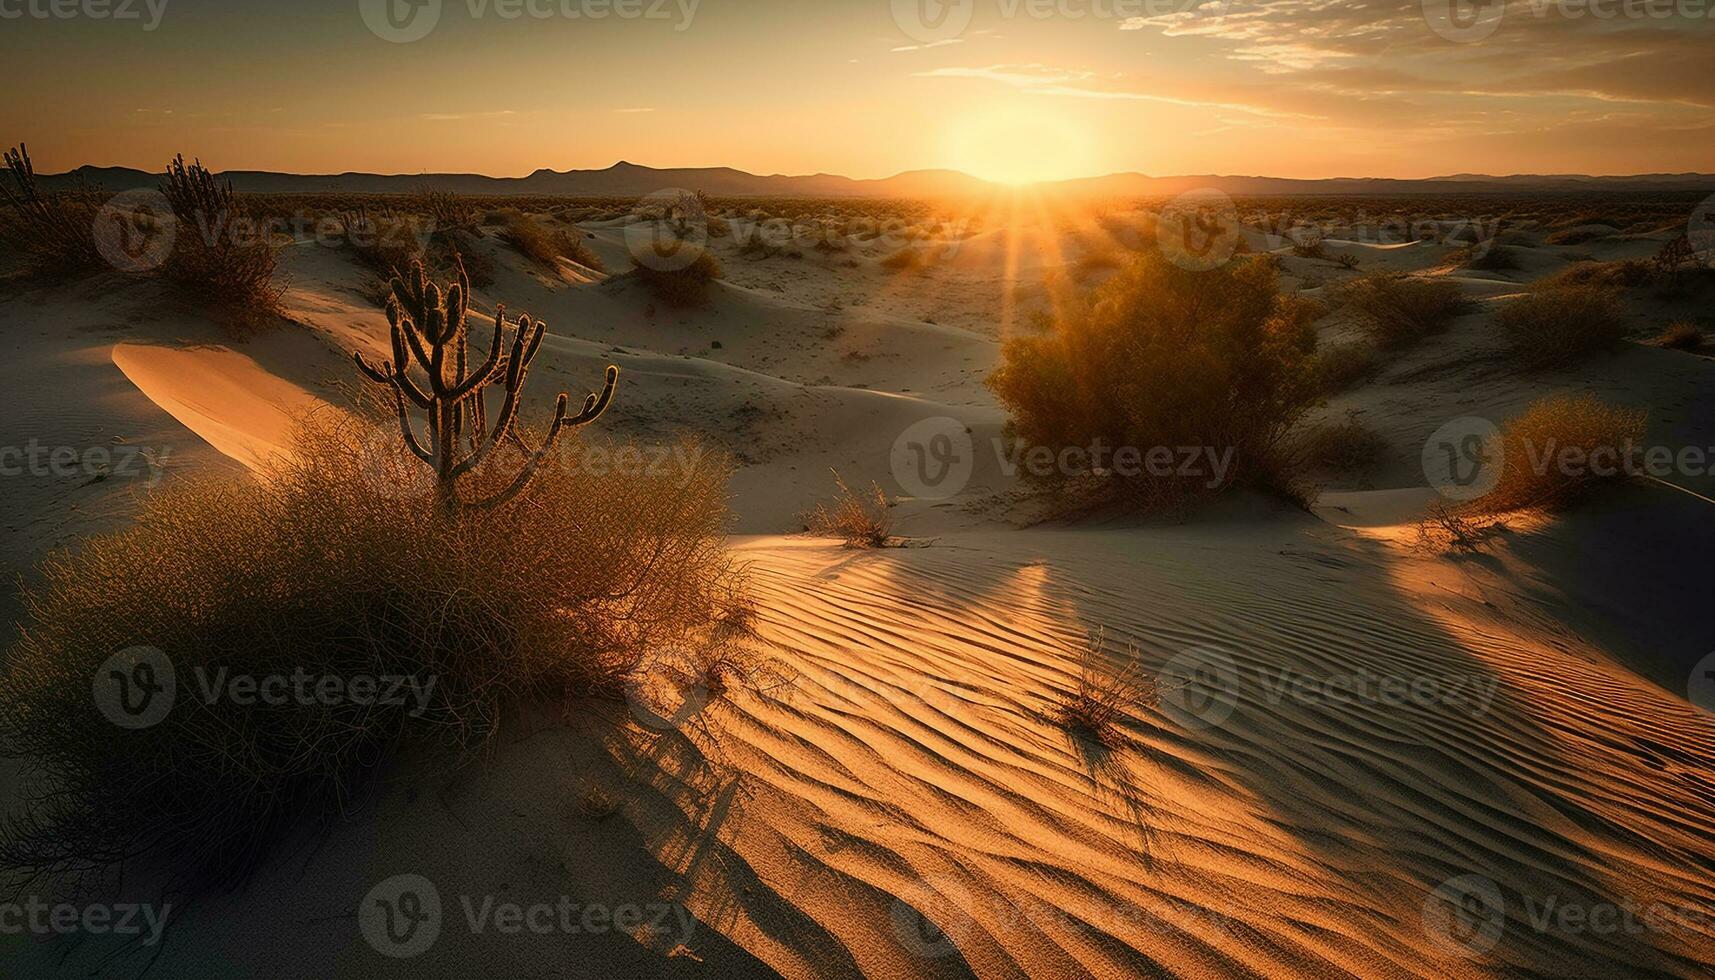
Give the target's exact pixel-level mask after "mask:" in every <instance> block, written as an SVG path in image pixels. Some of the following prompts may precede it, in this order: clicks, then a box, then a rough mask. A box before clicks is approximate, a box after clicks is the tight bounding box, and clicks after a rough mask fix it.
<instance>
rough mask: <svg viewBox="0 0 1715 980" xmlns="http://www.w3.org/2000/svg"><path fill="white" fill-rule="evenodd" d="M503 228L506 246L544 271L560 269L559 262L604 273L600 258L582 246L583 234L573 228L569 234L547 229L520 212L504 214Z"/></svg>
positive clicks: (585, 245)
mask: <svg viewBox="0 0 1715 980" xmlns="http://www.w3.org/2000/svg"><path fill="white" fill-rule="evenodd" d="M505 217H506V227H505V230H504V231H502V232H501V235H500V237H501V238H502V239H503V240H505V242H506V244H508V245H510V246H512V247H513V248H514V249H516V250H517V251H518V254H520V255H522V256H524V257H525V258H527V259H529V260H530V261H532V262H534V263H536V264H537V265H539V266H541V267H542V268H544V269H548V270H555V269H558V268H559V267H560V259H562V258H567V259H571V260H572V261H573V262H576V263H577V264H579V265H581V266H584V267H586V268H589V269H594V270H595V271H597V272H605V271H606V267H605V266H603V265H602V261H601V256H599V255H597V254H595V252H593V251H591V249H590V247H589V245H587V244H585V242H584V236H583V232H581V231H578V230H577V228H576V227H575V226H574V227H573V228H572V229H571V230H570V231H565V230H558V229H549V228H547V227H545V226H544V225H543V224H542V223H541V222H539V221H537V220H536V219H534V218H532V217H530V216H529V215H527V214H523V213H521V212H509V213H507V214H506V216H505Z"/></svg>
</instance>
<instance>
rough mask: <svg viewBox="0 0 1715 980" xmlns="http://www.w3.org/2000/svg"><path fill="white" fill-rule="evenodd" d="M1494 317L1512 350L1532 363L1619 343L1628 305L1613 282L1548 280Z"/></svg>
mask: <svg viewBox="0 0 1715 980" xmlns="http://www.w3.org/2000/svg"><path fill="white" fill-rule="evenodd" d="M1495 322H1496V323H1497V324H1498V325H1499V326H1500V328H1501V332H1502V333H1503V334H1505V335H1506V338H1507V343H1508V345H1509V346H1510V347H1511V349H1512V352H1513V355H1514V356H1515V357H1516V358H1517V359H1518V360H1520V361H1521V362H1523V363H1525V364H1528V365H1531V366H1533V367H1546V366H1550V365H1555V364H1565V363H1569V362H1571V361H1575V360H1577V359H1579V358H1581V357H1585V356H1587V355H1589V354H1592V353H1595V352H1596V351H1599V350H1602V349H1603V348H1606V347H1611V346H1613V345H1614V344H1616V343H1618V342H1619V341H1620V340H1621V339H1622V338H1624V337H1625V334H1626V321H1625V308H1624V306H1623V304H1622V303H1621V302H1620V294H1619V292H1618V291H1616V290H1615V289H1613V288H1612V287H1609V286H1596V285H1588V286H1586V285H1569V284H1567V283H1565V282H1558V281H1557V282H1547V283H1542V284H1539V285H1537V286H1536V287H1534V288H1532V289H1531V290H1530V291H1529V292H1527V293H1525V294H1524V295H1523V296H1520V297H1519V298H1517V299H1515V300H1513V301H1511V302H1509V303H1508V304H1507V305H1506V306H1503V307H1502V308H1501V310H1500V312H1499V313H1498V314H1496V316H1495Z"/></svg>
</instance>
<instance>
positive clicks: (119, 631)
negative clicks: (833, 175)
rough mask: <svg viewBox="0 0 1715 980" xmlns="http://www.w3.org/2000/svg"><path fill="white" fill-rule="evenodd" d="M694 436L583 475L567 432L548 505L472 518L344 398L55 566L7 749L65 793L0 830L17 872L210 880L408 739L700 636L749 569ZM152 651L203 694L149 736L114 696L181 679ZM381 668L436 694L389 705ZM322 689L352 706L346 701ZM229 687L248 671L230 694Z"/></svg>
mask: <svg viewBox="0 0 1715 980" xmlns="http://www.w3.org/2000/svg"><path fill="white" fill-rule="evenodd" d="M526 438H528V437H526ZM690 449H691V450H692V451H689V452H685V453H681V454H679V455H677V456H676V457H675V459H676V460H678V461H679V462H680V463H682V464H683V465H680V466H677V467H669V468H667V469H668V470H671V471H672V472H665V473H660V474H657V473H656V468H654V467H649V466H642V465H640V466H637V467H634V468H632V467H619V466H614V465H603V466H602V467H599V468H597V467H594V466H593V465H592V466H584V465H582V464H581V462H580V460H581V459H582V458H583V457H582V454H583V453H584V452H585V451H586V450H584V449H583V448H581V447H580V445H579V444H577V443H576V442H565V441H563V442H562V444H561V447H559V448H557V449H556V451H555V453H554V455H553V456H552V457H551V459H550V461H549V462H548V463H547V464H546V465H544V466H543V467H542V469H541V470H540V471H539V472H538V476H537V479H536V480H535V481H534V482H533V483H532V484H530V487H529V489H527V490H526V491H525V492H524V493H522V494H520V495H519V496H517V497H514V498H512V499H511V500H510V501H508V502H506V503H504V504H502V505H501V506H498V507H496V508H494V509H491V510H475V509H470V510H456V511H454V510H448V509H446V508H444V507H441V506H439V505H438V504H437V502H436V498H435V496H434V494H433V493H432V488H433V477H432V475H431V474H429V473H428V471H427V470H426V468H425V467H423V465H422V464H421V463H419V462H418V461H417V460H416V458H414V457H409V456H407V455H406V454H405V452H404V450H403V449H402V448H400V442H399V438H398V425H397V422H396V421H392V422H386V423H381V424H371V423H370V422H369V421H367V420H362V421H360V420H358V419H356V418H355V417H352V416H347V415H345V414H344V413H337V412H333V411H331V410H330V411H327V412H324V413H321V414H318V415H316V416H314V417H312V418H310V419H308V420H306V421H305V422H304V423H303V428H302V432H301V433H300V435H299V437H298V439H297V441H296V444H295V446H294V447H293V452H292V455H291V456H290V457H289V458H287V459H282V460H279V461H277V462H276V464H275V466H274V468H273V470H272V472H269V473H266V474H263V475H261V476H259V477H258V478H255V479H240V480H235V481H221V480H213V479H209V480H197V481H187V482H183V483H179V484H177V485H176V486H169V487H167V488H163V489H162V490H160V491H158V492H156V493H155V494H154V495H152V496H151V497H149V498H148V500H147V501H145V503H144V506H143V510H142V513H141V516H140V517H139V518H138V520H137V522H136V524H135V525H134V526H132V527H130V528H129V529H127V530H124V531H121V532H119V533H116V534H111V535H107V536H102V537H97V538H92V539H90V540H88V541H86V542H84V543H83V544H82V545H81V546H80V547H79V548H77V550H75V551H73V552H68V553H61V554H56V555H54V556H52V557H50V558H49V559H48V560H47V561H46V563H45V565H44V566H43V568H42V570H41V575H40V582H39V584H37V585H35V586H33V587H31V588H30V589H29V590H28V591H27V593H26V594H25V596H24V603H23V604H24V608H25V609H26V610H27V613H26V617H25V622H24V623H23V629H22V631H21V639H19V640H18V641H17V643H16V644H15V645H14V646H13V647H11V648H10V649H9V650H8V651H7V652H6V654H5V661H4V665H3V670H0V747H3V748H4V749H5V751H6V752H7V753H8V754H9V755H13V756H19V757H24V758H26V759H27V760H28V767H29V770H30V772H29V775H30V778H31V785H32V787H33V788H37V789H39V790H40V792H39V793H38V794H37V796H36V798H37V802H36V804H35V806H34V808H33V809H31V810H29V811H28V812H27V813H26V814H24V815H23V816H21V817H19V818H17V819H15V820H13V821H11V822H10V823H9V824H8V825H7V826H6V827H5V828H4V833H3V834H0V865H4V866H5V867H7V868H9V869H28V870H29V871H31V872H34V873H37V874H56V873H65V872H79V871H88V870H93V869H98V868H103V867H106V866H109V865H111V864H113V863H115V862H119V861H123V860H127V859H131V858H137V857H146V856H155V857H160V858H165V859H168V860H170V861H171V864H172V867H174V868H175V869H177V870H178V871H179V872H180V873H182V874H183V875H185V876H186V877H187V879H189V881H187V884H188V883H190V882H194V883H196V884H199V885H211V884H217V883H229V882H231V881H234V880H237V879H241V878H242V877H243V876H244V875H245V874H246V873H247V872H249V871H250V870H252V869H253V868H254V867H255V866H256V864H257V862H258V861H259V860H260V859H261V858H263V857H264V856H265V852H266V850H267V848H268V846H269V845H270V844H272V843H275V842H276V841H278V840H279V839H280V838H281V837H283V836H285V835H286V834H288V833H289V832H291V831H292V830H293V829H294V828H297V827H299V826H301V825H303V824H305V823H306V822H308V823H311V824H313V823H314V822H315V821H316V820H317V819H318V818H326V817H330V816H333V815H335V814H337V813H338V812H339V810H340V808H341V807H342V806H343V805H345V803H346V802H347V800H348V798H349V797H350V796H351V795H352V794H353V793H354V792H355V791H357V790H358V789H359V788H360V787H361V785H362V784H363V782H364V781H365V779H366V778H367V777H369V776H371V775H372V774H373V773H374V772H375V771H376V769H377V767H378V765H379V764H380V763H381V762H383V761H384V760H385V759H386V758H387V756H388V753H389V752H390V751H391V750H393V749H396V748H398V747H401V746H404V745H411V744H423V743H437V744H442V745H445V746H449V747H461V746H462V747H470V746H474V745H476V744H477V743H480V742H481V741H482V740H484V739H485V738H487V737H488V736H490V735H491V734H492V733H494V732H495V730H496V727H497V726H498V724H499V723H500V718H501V712H502V709H503V708H504V707H506V706H507V705H508V703H510V702H513V701H515V700H546V699H561V698H567V697H570V696H575V695H580V694H586V693H591V692H597V693H599V692H602V691H611V690H614V689H615V688H616V685H617V684H619V682H620V681H621V679H622V678H624V677H625V676H626V674H627V672H628V671H631V670H632V669H633V668H634V667H635V666H636V665H637V664H638V663H639V660H640V658H641V657H642V655H643V652H644V651H645V650H647V649H650V648H657V649H658V648H662V647H664V646H668V645H674V644H682V645H687V646H694V645H695V644H696V643H697V642H699V637H700V636H702V635H703V632H702V631H703V630H704V629H705V627H707V626H708V624H711V623H718V622H719V621H720V617H721V615H722V614H723V606H724V604H726V603H728V602H729V601H730V600H731V597H732V595H733V594H734V593H733V588H732V586H733V584H734V578H733V569H732V566H731V564H730V561H729V559H728V558H727V556H726V554H725V552H724V548H723V535H724V533H725V531H726V528H727V510H726V505H725V481H726V475H727V471H726V466H725V464H724V463H723V462H721V461H720V460H718V459H717V458H716V457H714V456H712V455H703V454H700V453H698V452H696V451H694V447H690ZM505 452H506V453H507V454H509V455H514V456H516V455H518V454H519V453H520V452H521V450H516V449H514V448H508V449H507V450H505ZM616 452H617V450H616ZM620 458H623V457H621V456H619V455H613V456H609V457H608V459H609V460H617V459H620ZM497 465H501V468H502V469H506V468H508V467H512V468H515V467H516V466H517V465H518V463H517V461H516V460H507V461H504V463H503V464H497ZM593 473H600V474H602V475H593ZM139 646H143V647H150V648H155V649H157V650H159V651H160V652H161V655H162V656H164V658H165V661H163V662H164V663H170V668H169V669H170V671H171V675H172V677H173V678H174V679H175V684H176V698H175V700H174V701H173V703H172V705H171V710H170V711H168V712H167V713H166V714H165V716H164V717H163V718H160V719H159V721H158V723H155V724H153V725H152V726H151V727H145V728H138V729H135V730H132V729H127V728H123V727H119V726H118V725H116V724H115V723H114V721H112V720H110V718H109V717H108V716H106V715H105V714H104V711H103V710H102V705H103V704H106V705H108V708H109V710H118V709H115V708H113V705H116V704H118V703H119V702H118V699H119V698H121V697H125V696H127V695H129V696H130V697H131V698H132V699H136V698H137V697H138V695H139V694H140V689H138V688H132V689H130V690H129V691H126V690H122V689H120V688H119V686H118V685H120V684H122V683H128V682H130V681H131V680H139V681H150V680H152V682H153V684H155V685H156V686H159V685H161V684H162V683H163V682H164V681H166V680H167V676H166V673H165V671H163V670H159V669H158V670H155V671H154V675H153V678H152V679H151V678H150V677H148V676H146V675H144V674H139V673H137V672H136V670H135V665H134V664H133V663H132V662H131V661H129V660H123V659H122V660H121V661H120V662H110V660H109V658H112V657H114V656H115V654H118V653H119V652H120V651H125V650H127V649H130V648H135V647H139ZM298 677H307V678H310V681H308V682H307V683H308V684H309V685H310V686H309V688H308V690H309V693H308V695H299V694H295V693H292V690H293V689H292V688H291V687H287V688H286V689H285V690H286V692H287V693H286V695H285V698H284V700H283V701H281V702H279V703H263V702H257V703H250V702H248V701H244V700H242V699H240V698H236V697H233V696H232V693H233V692H235V691H238V690H239V689H240V688H239V687H237V686H234V685H237V684H239V683H241V682H240V681H239V680H238V679H239V678H261V679H266V678H284V679H286V681H288V682H290V681H292V680H293V679H294V678H298ZM121 678H122V679H123V680H120V679H121ZM324 678H327V679H331V680H327V681H323V679H324ZM366 678H407V679H409V680H410V685H411V686H406V687H405V688H404V695H405V697H404V699H403V700H402V701H398V702H383V701H382V700H380V699H379V698H378V695H377V693H376V692H375V691H374V690H369V691H367V692H364V693H366V694H367V700H366V699H365V698H364V697H362V696H360V685H363V684H365V683H367V682H366V681H365V679H366ZM92 683H93V684H94V685H95V691H96V697H94V698H92V697H91V692H92ZM320 683H326V684H331V685H335V688H334V689H335V690H336V691H347V692H349V696H345V697H337V696H336V697H332V698H328V699H323V698H320V697H319V696H318V694H317V691H318V690H320V688H318V687H317V686H316V685H317V684H320ZM214 684H225V685H228V686H227V687H226V688H225V693H219V692H218V691H217V696H215V697H214V698H213V699H212V700H211V699H209V698H208V697H206V696H205V693H204V692H205V685H214ZM387 689H388V688H387V684H386V683H383V684H382V686H381V692H382V693H385V692H386V691H387ZM109 696H111V700H104V698H109ZM132 703H138V702H135V700H133V702H132Z"/></svg>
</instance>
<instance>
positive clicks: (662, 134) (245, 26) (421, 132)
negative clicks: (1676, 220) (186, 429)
mask: <svg viewBox="0 0 1715 980" xmlns="http://www.w3.org/2000/svg"><path fill="white" fill-rule="evenodd" d="M84 2H86V3H94V4H95V8H94V9H105V8H102V7H101V5H100V4H99V3H96V0H84ZM101 2H102V3H108V4H111V5H112V6H113V7H114V8H115V9H118V8H119V7H122V6H123V7H128V8H129V10H130V12H133V13H135V14H137V19H124V18H120V19H115V18H113V17H106V18H100V19H97V18H94V17H91V16H88V15H85V14H78V15H77V16H73V17H71V18H69V19H66V18H61V17H57V16H48V15H46V13H47V12H48V11H49V10H50V9H51V7H50V5H49V4H48V3H47V0H0V57H3V58H4V61H5V63H6V64H7V66H8V68H9V70H10V74H11V78H12V80H13V81H12V86H13V88H12V91H11V92H10V93H9V96H8V98H7V99H6V100H5V103H4V105H0V139H3V140H6V141H8V142H12V141H17V140H24V141H27V142H28V143H29V144H30V148H31V151H32V153H33V154H34V156H35V158H36V162H37V166H38V168H39V169H41V170H43V171H58V170H64V169H67V168H69V167H72V166H75V165H78V164H82V163H95V164H109V165H127V166H136V167H144V168H148V169H154V170H158V169H160V168H161V166H162V165H163V164H164V163H165V162H166V161H167V160H168V159H169V158H171V157H172V155H173V154H175V153H180V152H183V153H186V154H187V155H195V156H200V157H201V158H202V160H203V161H204V162H205V163H207V164H209V165H210V166H211V167H214V168H215V169H269V170H285V171H298V172H339V171H344V170H362V171H377V172H387V173H418V172H424V171H475V172H481V173H488V174H494V175H518V174H524V173H528V172H530V171H532V170H534V169H537V168H539V167H549V168H553V169H556V170H565V169H570V168H585V167H605V166H608V165H610V164H612V163H613V162H615V161H617V160H620V159H626V160H631V161H633V162H636V163H643V164H649V165H652V166H662V167H669V166H732V167H738V168H740V169H744V170H749V171H753V172H758V173H814V172H819V171H826V172H834V173H843V174H846V175H849V176H853V177H880V176H888V175H891V174H893V173H896V172H899V171H902V170H908V169H916V168H922V167H953V168H958V169H962V170H966V171H969V172H971V173H974V174H977V175H978V176H983V177H989V178H994V179H1001V180H1014V181H1017V180H1029V179H1041V178H1059V177H1073V176H1083V175H1089V174H1098V173H1110V172H1117V171H1133V170H1135V171H1142V172H1145V173H1152V174H1158V175H1162V174H1179V173H1207V172H1217V173H1247V174H1249V173H1264V174H1271V175H1278V176H1288V177H1323V176H1355V175H1373V176H1397V177H1422V176H1432V175H1437V174H1446V173H1459V172H1486V173H1517V172H1582V173H1597V174H1607V173H1640V172H1655V171H1685V170H1703V171H1715V88H1711V86H1710V85H1709V84H1708V81H1707V80H1708V79H1709V78H1711V77H1715V43H1712V42H1715V19H1709V18H1708V17H1706V16H1701V17H1698V18H1696V19H1694V18H1692V17H1691V16H1689V14H1690V13H1691V12H1692V8H1693V6H1695V5H1697V4H1698V3H1700V2H1702V0H1678V2H1680V3H1682V4H1683V5H1684V7H1683V9H1682V11H1681V13H1682V14H1685V15H1684V16H1682V15H1675V16H1672V17H1668V18H1665V19H1641V20H1629V19H1626V18H1624V17H1613V18H1609V19H1605V20H1604V19H1597V18H1593V17H1590V16H1588V15H1586V16H1583V17H1577V18H1575V17H1572V16H1569V15H1568V8H1562V7H1559V6H1556V5H1554V4H1552V3H1550V2H1549V0H1518V2H1516V3H1514V4H1513V5H1512V6H1511V7H1509V8H1507V10H1506V14H1505V16H1504V17H1503V18H1501V19H1500V20H1499V21H1498V22H1494V23H1492V24H1488V23H1484V22H1481V21H1479V22H1477V23H1476V24H1475V25H1474V26H1473V27H1472V28H1471V31H1470V32H1468V33H1475V34H1476V35H1478V36H1476V37H1473V38H1472V39H1469V40H1464V41H1461V40H1455V39H1450V37H1449V36H1443V34H1440V33H1437V31H1436V30H1435V29H1434V27H1433V26H1432V23H1433V22H1434V21H1435V20H1436V18H1435V17H1434V16H1433V14H1434V13H1435V10H1434V8H1435V5H1436V4H1437V3H1441V4H1445V3H1446V2H1448V0H1366V2H1357V0H1352V2H1341V3H1334V4H1330V3H1327V2H1325V0H1269V2H1266V3H1247V2H1245V0H944V2H943V0H840V2H825V3H814V4H813V3H806V2H789V0H295V2H292V3H281V2H269V3H262V2H258V0H101ZM1580 2H1587V0H1580ZM1595 2H1596V3H1598V4H1603V3H1608V2H1609V0H1595ZM1671 2H1672V0H1658V3H1671ZM151 3H152V4H153V5H154V7H153V8H151V7H150V6H149V4H151ZM389 3H391V4H396V5H397V6H395V7H394V8H393V16H392V18H391V19H389V18H388V16H387V14H388V11H387V10H386V9H385V8H386V5H387V4H389ZM1612 6H1613V7H1614V9H1616V10H1618V9H1621V8H1619V6H1618V0H1613V3H1612ZM1708 8H1709V9H1710V10H1715V3H1712V4H1709V5H1708ZM79 9H80V10H81V9H82V8H79ZM1426 9H1428V10H1429V14H1430V15H1428V16H1426V13H1425V10H1426ZM1666 9H1669V10H1670V12H1671V7H1669V8H1666ZM926 10H927V11H929V15H928V16H926V15H925V13H924V12H925V11H926ZM936 10H939V11H941V12H942V13H943V14H945V16H944V17H942V18H940V19H937V18H936V17H935V16H933V14H934V12H935V11H936ZM621 12H622V13H623V14H624V16H621V15H620V13H621ZM1699 12H1702V11H1701V8H1699ZM597 14H602V15H604V16H599V17H598V16H596V15H597ZM537 15H540V16H537ZM371 24H374V25H377V26H376V27H374V28H372V27H371V26H370V25H371ZM1443 26H1445V25H1443ZM1459 26H1460V25H1458V24H1454V25H1453V28H1452V29H1449V30H1446V31H1445V33H1447V34H1449V35H1451V36H1453V37H1458V36H1462V35H1461V34H1460V33H1459V30H1458V28H1459ZM1489 28H1492V30H1490V29H1489ZM414 33H422V34H423V36H421V37H420V38H416V39H403V38H405V37H407V36H410V35H413V34H414ZM387 35H392V36H393V37H395V38H401V40H389V39H388V38H387Z"/></svg>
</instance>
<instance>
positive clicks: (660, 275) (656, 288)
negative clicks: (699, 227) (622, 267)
mask: <svg viewBox="0 0 1715 980" xmlns="http://www.w3.org/2000/svg"><path fill="white" fill-rule="evenodd" d="M679 248H680V249H695V255H694V257H693V258H691V260H690V261H689V263H688V264H687V263H686V262H685V261H684V256H682V255H679V254H677V253H674V255H673V257H672V260H671V261H660V262H657V261H653V260H651V261H642V260H639V259H638V258H636V257H635V256H633V257H632V262H633V263H634V266H633V268H632V270H631V274H632V275H633V276H634V277H636V278H638V279H640V280H642V281H643V282H644V284H646V285H647V286H648V287H649V290H650V292H652V293H654V294H655V298H656V299H659V300H661V301H662V302H663V303H666V304H667V305H668V306H677V307H689V306H701V305H702V304H703V303H706V302H708V298H709V286H710V284H711V283H713V282H714V281H715V280H716V279H719V278H721V276H722V272H721V263H720V260H719V259H717V258H715V256H714V253H712V252H710V251H709V250H708V249H706V248H698V247H697V246H694V245H688V244H684V243H680V245H679Z"/></svg>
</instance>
